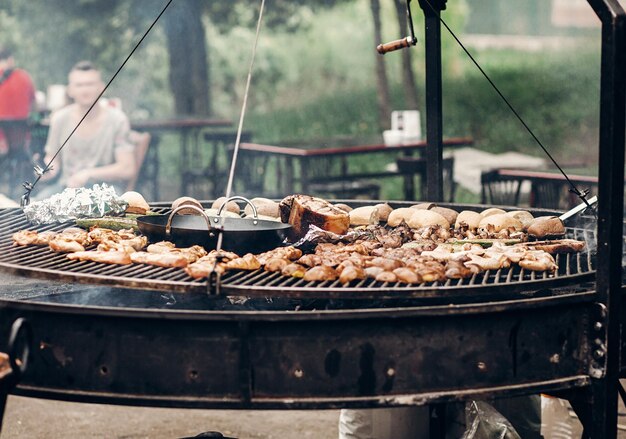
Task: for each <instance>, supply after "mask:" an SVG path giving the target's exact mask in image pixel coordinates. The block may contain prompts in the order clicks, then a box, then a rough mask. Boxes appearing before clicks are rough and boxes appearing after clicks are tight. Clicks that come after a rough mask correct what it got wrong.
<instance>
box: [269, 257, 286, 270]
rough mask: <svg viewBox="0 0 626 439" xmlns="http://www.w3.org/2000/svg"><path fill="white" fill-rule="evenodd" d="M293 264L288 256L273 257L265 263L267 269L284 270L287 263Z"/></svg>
mask: <svg viewBox="0 0 626 439" xmlns="http://www.w3.org/2000/svg"><path fill="white" fill-rule="evenodd" d="M289 264H291V261H290V260H289V259H286V258H272V259H270V260H269V261H267V262H266V263H265V266H264V270H265V271H271V272H273V271H282V270H283V268H285V267H286V266H287V265H289Z"/></svg>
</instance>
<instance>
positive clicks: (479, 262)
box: [465, 254, 511, 271]
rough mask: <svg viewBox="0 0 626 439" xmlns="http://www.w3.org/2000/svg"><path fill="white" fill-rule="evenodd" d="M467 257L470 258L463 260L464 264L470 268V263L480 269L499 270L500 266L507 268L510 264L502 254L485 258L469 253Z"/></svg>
mask: <svg viewBox="0 0 626 439" xmlns="http://www.w3.org/2000/svg"><path fill="white" fill-rule="evenodd" d="M469 257H470V260H469V261H467V262H465V266H466V267H468V268H470V266H471V265H474V266H476V267H478V268H479V269H480V270H481V271H487V270H499V269H501V268H508V267H510V266H511V263H510V262H509V259H508V258H507V257H506V256H505V255H503V254H500V255H498V256H496V255H494V256H492V257H486V258H485V257H482V256H477V255H472V254H470V255H469Z"/></svg>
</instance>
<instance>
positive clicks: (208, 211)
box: [204, 209, 241, 218]
mask: <svg viewBox="0 0 626 439" xmlns="http://www.w3.org/2000/svg"><path fill="white" fill-rule="evenodd" d="M217 212H219V209H204V213H206V214H207V215H208V216H217ZM222 217H224V218H241V216H240V215H239V214H238V213H234V212H230V211H228V210H226V209H223V210H222Z"/></svg>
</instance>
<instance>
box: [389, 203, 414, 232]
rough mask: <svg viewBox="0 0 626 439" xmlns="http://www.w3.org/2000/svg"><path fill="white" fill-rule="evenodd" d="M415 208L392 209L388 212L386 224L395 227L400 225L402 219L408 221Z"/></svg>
mask: <svg viewBox="0 0 626 439" xmlns="http://www.w3.org/2000/svg"><path fill="white" fill-rule="evenodd" d="M416 210H417V209H413V208H412V207H400V208H399V209H394V210H392V211H391V213H390V214H389V217H388V218H387V224H389V225H390V226H391V227H396V226H398V225H400V223H401V222H402V221H404V222H408V221H409V218H411V215H413V214H414V213H415V211H416Z"/></svg>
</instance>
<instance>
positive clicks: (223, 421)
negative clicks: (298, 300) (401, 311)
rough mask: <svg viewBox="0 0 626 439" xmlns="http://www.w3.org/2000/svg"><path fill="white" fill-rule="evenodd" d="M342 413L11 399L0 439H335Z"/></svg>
mask: <svg viewBox="0 0 626 439" xmlns="http://www.w3.org/2000/svg"><path fill="white" fill-rule="evenodd" d="M338 419H339V411H338V410H318V411H237V410H195V409H194V410H183V409H162V408H146V407H124V406H112V405H102V404H79V403H70V402H61V401H48V400H42V399H34V398H24V397H18V396H9V399H8V402H7V408H6V412H5V415H4V423H3V427H2V433H1V434H0V439H10V438H11V439H12V438H32V439H37V438H63V439H84V438H90V439H97V438H107V439H111V438H118V439H122V438H123V439H142V438H150V439H161V438H163V439H175V438H182V437H189V436H192V437H193V436H196V435H197V434H199V433H202V432H206V431H219V432H221V433H222V434H223V435H224V436H232V437H237V438H239V439H248V438H249V439H307V438H311V439H331V438H332V439H336V438H337V436H338V432H337V421H338Z"/></svg>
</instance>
